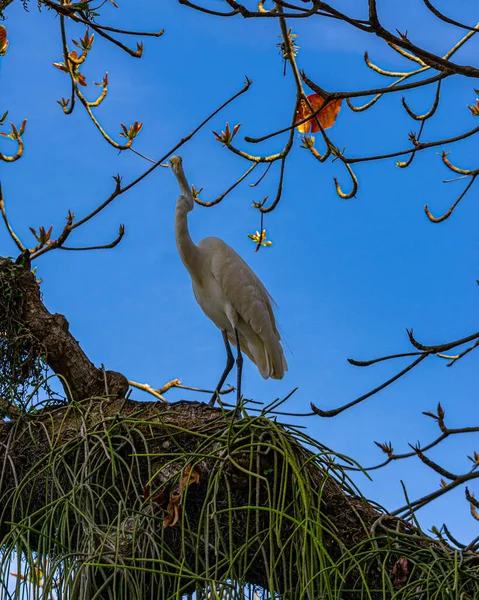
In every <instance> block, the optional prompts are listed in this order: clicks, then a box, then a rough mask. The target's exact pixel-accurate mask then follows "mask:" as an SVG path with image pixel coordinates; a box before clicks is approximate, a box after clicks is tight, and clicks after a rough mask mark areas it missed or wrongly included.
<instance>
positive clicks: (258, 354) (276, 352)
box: [211, 240, 287, 379]
mask: <svg viewBox="0 0 479 600" xmlns="http://www.w3.org/2000/svg"><path fill="white" fill-rule="evenodd" d="M218 242H219V243H217V245H216V248H215V251H214V252H213V253H212V256H211V271H212V273H213V276H214V277H215V279H216V280H217V281H218V283H219V285H220V287H221V289H222V291H223V293H224V295H225V297H226V299H227V300H228V302H229V303H230V304H231V306H232V307H233V308H234V310H235V311H236V313H237V314H238V317H239V322H238V331H239V332H240V335H241V337H245V338H246V341H247V344H248V348H249V351H250V352H249V354H250V355H251V354H252V355H253V357H254V358H253V360H254V362H255V363H256V364H257V366H258V368H259V370H260V372H261V374H262V375H263V377H276V378H279V379H281V378H282V377H283V375H284V371H285V370H286V369H287V364H286V361H285V358H284V354H283V349H282V347H281V342H280V339H281V337H280V335H279V332H278V329H277V327H276V320H275V317H274V312H273V307H272V298H271V296H270V295H269V293H268V292H267V290H266V288H265V287H264V285H263V284H262V283H261V281H260V280H259V279H258V277H257V276H256V275H255V274H254V273H253V271H252V270H251V268H250V267H249V266H248V265H247V264H246V263H245V261H244V260H243V259H242V258H241V257H240V256H239V255H238V254H237V253H236V252H235V251H234V250H233V249H232V248H230V247H229V246H228V245H227V244H225V243H224V242H223V241H222V240H218ZM260 346H261V347H260Z"/></svg>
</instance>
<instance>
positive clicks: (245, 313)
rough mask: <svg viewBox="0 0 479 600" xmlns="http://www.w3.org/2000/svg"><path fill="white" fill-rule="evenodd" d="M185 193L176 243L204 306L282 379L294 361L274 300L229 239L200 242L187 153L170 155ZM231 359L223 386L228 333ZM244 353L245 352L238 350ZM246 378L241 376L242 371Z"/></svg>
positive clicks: (266, 373) (264, 368) (263, 367)
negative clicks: (193, 231)
mask: <svg viewBox="0 0 479 600" xmlns="http://www.w3.org/2000/svg"><path fill="white" fill-rule="evenodd" d="M170 164H171V168H172V171H173V173H174V174H175V176H176V178H177V179H178V183H179V185H180V190H181V193H182V195H181V196H180V197H179V198H178V201H177V204H176V213H175V234H176V245H177V247H178V251H179V254H180V258H181V260H182V262H183V264H184V265H185V267H186V268H187V270H188V272H189V274H190V276H191V280H192V283H193V291H194V294H195V298H196V300H197V302H198V304H199V305H200V306H201V308H202V309H203V312H204V313H205V314H206V315H207V316H208V317H209V318H210V319H211V320H212V321H213V323H214V324H215V325H216V326H217V327H218V328H219V329H221V331H222V332H224V333H223V337H224V338H225V336H227V338H228V339H229V341H230V342H232V343H233V344H234V345H237V340H238V341H239V350H241V351H242V352H244V353H245V354H246V355H247V356H248V357H249V358H250V359H251V360H252V361H253V362H254V363H255V364H256V366H257V367H258V370H259V372H260V373H261V375H262V377H264V378H265V379H267V378H268V377H273V378H274V379H282V378H283V376H284V373H285V371H286V370H287V368H288V366H287V364H286V359H285V357H284V353H283V348H282V346H281V337H280V335H279V332H278V329H277V327H276V321H275V318H274V312H273V307H272V304H273V300H272V298H271V296H270V295H269V294H268V292H267V290H266V288H265V287H264V285H263V284H262V283H261V281H260V280H259V279H258V277H257V276H256V275H255V274H254V273H253V271H252V270H251V269H250V267H249V266H248V265H247V264H246V263H245V261H244V260H243V259H242V258H241V257H240V256H239V255H238V254H237V253H236V252H235V251H234V250H233V249H232V248H230V247H229V246H228V245H227V244H225V242H223V241H222V240H220V239H218V238H215V237H208V238H205V239H203V240H201V241H200V242H199V243H198V245H196V244H195V243H194V242H193V240H192V239H191V237H190V234H189V231H188V217H187V215H188V213H189V212H190V211H191V210H193V208H194V200H193V196H192V193H191V190H190V187H189V185H188V182H187V180H186V177H185V174H184V171H183V167H182V161H181V158H180V157H178V156H175V157H173V158H172V159H171V161H170ZM225 345H226V350H227V352H228V365H229V367H228V365H227V369H225V373H224V374H223V377H222V380H221V381H220V384H219V386H218V388H217V389H218V391H219V388H220V387H221V385H222V384H223V382H224V379H225V378H226V376H227V373H228V372H229V370H231V368H232V356H231V351H230V350H229V346H228V345H227V340H226V338H225ZM238 359H240V353H239V354H238ZM238 381H239V383H240V377H239V380H238Z"/></svg>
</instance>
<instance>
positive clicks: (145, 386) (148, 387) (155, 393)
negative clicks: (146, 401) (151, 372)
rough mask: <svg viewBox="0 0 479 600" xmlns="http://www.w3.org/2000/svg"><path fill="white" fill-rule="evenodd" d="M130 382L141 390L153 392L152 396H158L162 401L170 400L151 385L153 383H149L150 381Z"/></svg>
mask: <svg viewBox="0 0 479 600" xmlns="http://www.w3.org/2000/svg"><path fill="white" fill-rule="evenodd" d="M128 383H129V384H130V385H131V386H132V387H135V388H137V389H139V390H142V391H143V392H147V393H148V394H151V395H152V396H154V397H155V398H157V399H158V400H161V401H162V402H166V403H167V402H168V400H167V399H166V398H164V397H163V396H162V395H161V394H160V393H159V392H158V390H155V389H153V388H152V387H151V385H149V384H148V383H137V382H136V381H130V380H128Z"/></svg>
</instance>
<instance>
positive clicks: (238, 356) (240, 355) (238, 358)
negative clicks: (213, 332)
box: [235, 327, 243, 404]
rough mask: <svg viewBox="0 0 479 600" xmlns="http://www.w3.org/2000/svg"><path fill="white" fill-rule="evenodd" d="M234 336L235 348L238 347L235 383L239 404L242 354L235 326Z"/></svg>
mask: <svg viewBox="0 0 479 600" xmlns="http://www.w3.org/2000/svg"><path fill="white" fill-rule="evenodd" d="M235 338H236V348H237V349H238V354H237V356H236V369H237V375H238V379H237V383H236V404H239V403H240V401H241V376H242V374H243V355H242V354H241V346H240V341H239V336H238V330H237V329H236V327H235Z"/></svg>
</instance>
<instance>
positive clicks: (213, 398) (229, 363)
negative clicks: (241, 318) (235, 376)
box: [210, 329, 235, 406]
mask: <svg viewBox="0 0 479 600" xmlns="http://www.w3.org/2000/svg"><path fill="white" fill-rule="evenodd" d="M221 333H222V334H223V341H224V343H225V348H226V356H227V360H226V367H225V370H224V371H223V375H221V379H220V380H219V383H218V385H217V386H216V389H215V393H214V394H213V395H212V396H211V400H210V406H214V405H215V401H216V394H219V393H220V391H221V386H222V385H223V383H224V382H225V379H226V378H227V377H228V373H229V372H230V371H231V369H232V368H233V365H234V364H235V359H234V357H233V353H232V352H231V346H230V343H229V341H228V335H227V333H226V331H224V329H222V330H221Z"/></svg>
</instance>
